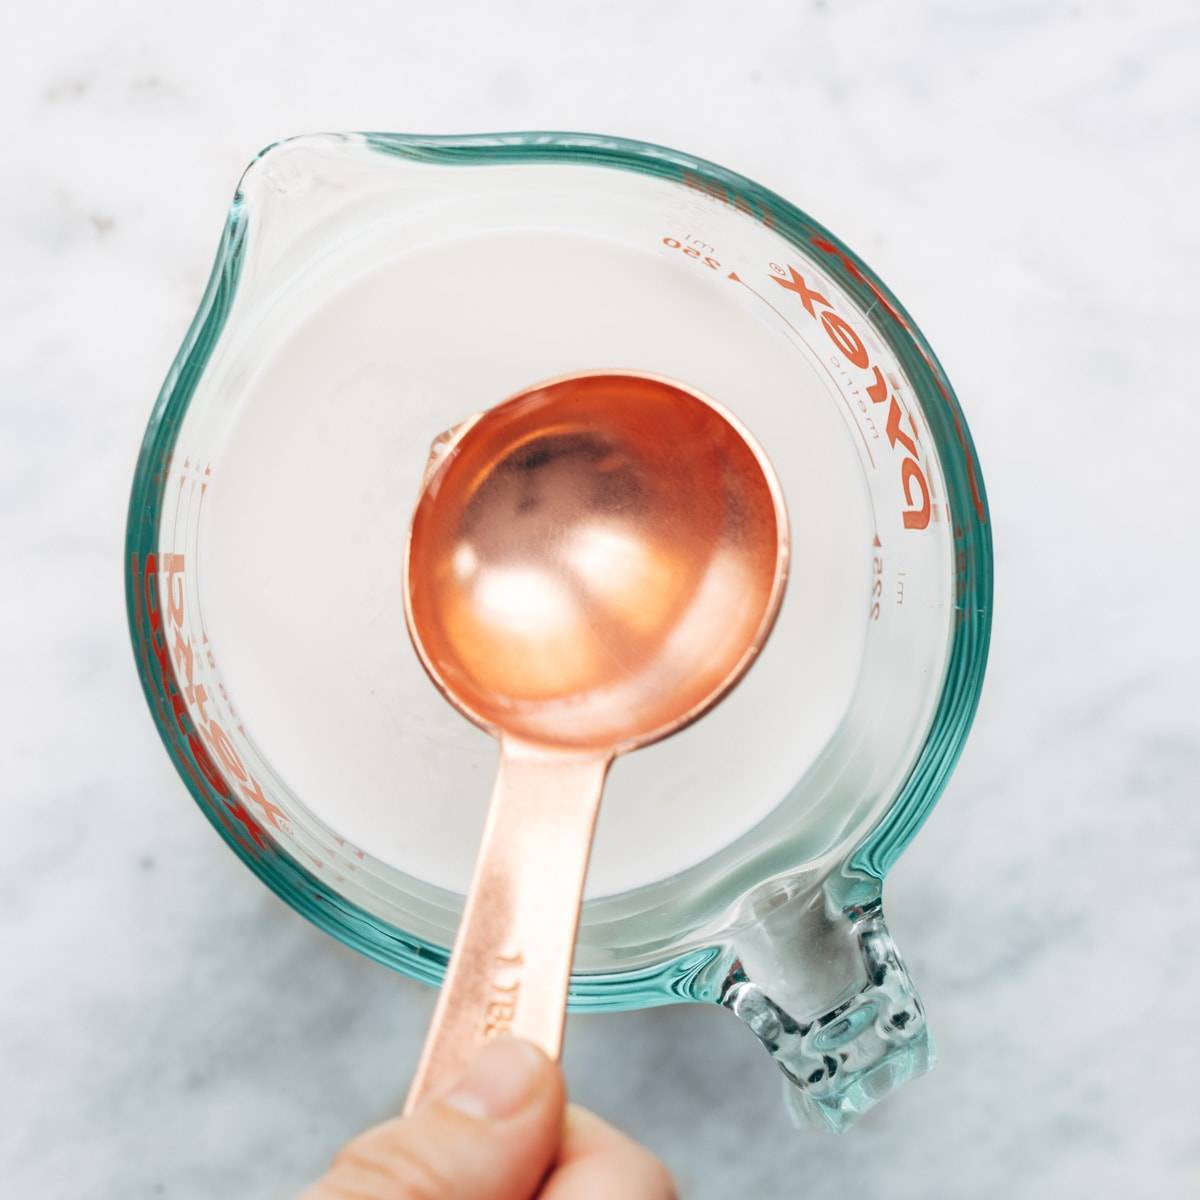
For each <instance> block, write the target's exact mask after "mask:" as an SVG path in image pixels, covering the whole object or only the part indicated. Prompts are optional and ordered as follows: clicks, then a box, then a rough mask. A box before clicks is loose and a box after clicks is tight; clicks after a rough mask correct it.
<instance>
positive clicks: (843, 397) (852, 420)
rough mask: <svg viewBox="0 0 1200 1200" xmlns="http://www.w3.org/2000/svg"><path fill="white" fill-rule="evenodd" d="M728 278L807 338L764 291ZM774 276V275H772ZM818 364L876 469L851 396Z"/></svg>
mask: <svg viewBox="0 0 1200 1200" xmlns="http://www.w3.org/2000/svg"><path fill="white" fill-rule="evenodd" d="M726 278H727V279H732V280H733V282H734V283H740V284H741V285H742V287H744V288H745V289H746V291H748V292H749V293H750V294H751V295H752V296H757V297H758V299H759V300H761V301H762V302H763V303H764V304H765V305H766V306H767V307H768V308H769V309H770V310H771V311H772V312H773V313H774V314H775V315H776V316H777V317H778V318H779V319H780V320H781V321H782V322H783V323H784V324H785V325H786V326H787V327H788V328H789V329H790V330H791V331H792V332H793V333H794V334H795V335H796V336H797V337H798V338H799V339H800V340H801V341H804V340H805V338H804V334H802V333H801V332H800V330H799V329H797V328H796V326H795V325H793V324H792V323H791V321H789V320H788V319H787V317H785V316H784V315H783V313H781V312H780V311H779V309H777V308H776V307H775V305H773V304H772V303H771V302H770V300H768V299H767V298H766V296H764V295H763V294H762V292H759V291H756V290H755V289H754V288H752V287H751V286H750V285H749V284H748V283H747V282H746V281H745V280H744V279H743V278H742V277H741V276H740V275H738V274H737V272H736V271H730V272H729V274H728V275H727V276H726ZM772 278H774V277H773V276H772ZM817 364H818V366H820V368H821V370H822V371H824V372H825V374H826V375H828V376H829V381H830V382H831V383H832V384H833V390H834V391H835V392H837V394H838V396H839V397H841V401H842V403H843V404H844V405H845V406H846V409H847V411H848V412H849V413H850V423H851V424H852V425H853V426H854V428H855V430H856V431H857V432H858V436H859V439H860V440H861V442H862V444H863V449H864V450H865V451H866V453H867V461H868V462H870V464H871V469H872V470H874V469H875V455H873V454H872V453H871V445H870V443H869V442H868V441H867V435H866V434H865V433H864V432H863V428H862V425H861V424H860V423H859V420H858V414H857V413H856V412H855V411H854V405H853V404H851V403H850V399H849V397H847V396H846V395H845V394H844V393H843V392H842V389H841V388H840V387H838V384H837V380H836V379H834V377H833V372H832V371H830V369H829V368H828V367H827V366H826V365H825V363H823V362H821V360H820V359H817Z"/></svg>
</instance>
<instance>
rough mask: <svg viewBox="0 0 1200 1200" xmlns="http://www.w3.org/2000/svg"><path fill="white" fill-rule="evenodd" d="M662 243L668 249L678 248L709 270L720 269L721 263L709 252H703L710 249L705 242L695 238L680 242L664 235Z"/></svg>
mask: <svg viewBox="0 0 1200 1200" xmlns="http://www.w3.org/2000/svg"><path fill="white" fill-rule="evenodd" d="M662 244H663V245H664V246H666V247H667V249H669V250H679V251H681V252H682V253H683V254H685V255H687V257H688V258H694V259H696V260H697V261H699V262H702V263H703V264H704V265H705V266H706V267H708V269H709V270H710V271H719V270H720V269H721V264H720V263H719V262H717V260H716V259H715V258H713V257H712V255H711V254H705V253H704V251H706V250H711V249H712V247H711V246H710V245H708V243H707V242H700V241H697V239H695V238H689V239H687V240H685V241H682V242H681V241H680V240H679V239H678V238H674V237H665V238H663V239H662Z"/></svg>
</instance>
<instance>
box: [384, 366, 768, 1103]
mask: <svg viewBox="0 0 1200 1200" xmlns="http://www.w3.org/2000/svg"><path fill="white" fill-rule="evenodd" d="M787 566H788V530H787V513H786V510H785V508H784V503H783V494H782V491H781V489H780V486H779V481H778V479H777V478H776V476H775V472H774V471H773V470H772V468H771V465H770V463H769V462H768V461H767V458H766V456H765V455H764V454H763V452H762V450H761V448H760V447H759V446H758V444H757V443H756V442H755V441H754V440H753V438H751V436H750V435H749V433H747V431H746V430H745V429H743V428H742V427H741V426H740V425H739V424H738V422H737V421H736V420H735V419H734V418H733V417H732V416H730V415H729V414H728V413H727V412H725V411H724V410H723V409H721V408H720V407H719V406H718V405H716V404H715V403H713V401H711V400H709V399H708V398H707V397H705V396H703V395H701V394H700V393H698V392H695V391H693V390H691V389H690V388H687V387H684V386H683V385H681V384H678V383H673V382H671V381H669V380H666V379H661V378H658V377H655V376H651V375H645V374H641V373H637V372H630V371H619V372H618V371H611V372H596V373H588V374H580V375H571V376H566V377H564V378H561V379H555V380H552V381H550V382H549V383H545V384H541V385H539V386H538V387H535V388H531V389H530V390H528V391H525V392H521V393H520V394H519V395H517V396H514V397H513V398H512V399H510V400H507V401H505V402H504V403H503V404H500V405H498V406H497V407H496V408H493V409H490V410H488V411H487V412H485V413H482V414H480V415H479V416H477V417H474V418H472V419H471V420H469V421H467V422H464V423H463V424H462V425H460V426H458V427H457V428H456V429H453V430H451V431H450V432H449V433H448V434H445V435H443V437H441V438H439V439H438V441H437V442H435V444H434V447H433V452H432V454H431V456H430V461H429V465H428V467H427V469H426V474H425V480H424V485H423V490H422V493H421V496H420V499H419V500H418V502H417V507H416V511H415V513H414V515H413V521H412V528H411V530H410V532H409V541H408V553H407V560H406V563H405V594H404V602H405V614H406V616H407V619H408V628H409V633H410V634H411V635H412V640H413V644H414V645H415V646H416V649H417V653H418V654H419V655H420V658H421V662H422V663H423V664H424V666H425V669H426V671H428V672H429V675H430V678H431V679H432V680H433V682H434V683H435V684H436V685H437V687H438V688H439V690H440V691H441V692H442V694H443V695H444V696H445V697H446V699H447V700H449V701H450V703H451V704H453V705H454V706H455V707H456V708H457V709H458V710H459V711H460V712H461V713H463V715H464V716H466V717H468V718H470V720H472V721H474V722H475V724H477V725H479V726H481V727H482V728H483V729H486V730H487V731H488V732H489V733H491V734H492V735H493V736H494V737H496V738H498V739H499V741H500V770H499V775H498V777H497V779H496V786H495V790H494V792H493V794H492V803H491V809H490V811H489V813H488V818H487V824H486V826H485V829H484V833H483V843H482V846H481V848H480V852H479V859H478V862H477V863H476V867H475V877H474V880H473V882H472V884H471V891H470V895H469V896H468V898H467V904H466V908H465V910H464V912H463V917H462V923H461V925H460V926H459V930H458V936H457V938H456V940H455V943H454V950H453V953H452V955H451V958H450V965H449V969H448V971H447V974H446V980H445V983H444V985H443V988H442V993H441V996H440V997H439V999H438V1005H437V1009H436V1011H435V1012H434V1016H433V1023H432V1025H431V1026H430V1029H429V1034H428V1036H427V1038H426V1042H425V1049H424V1052H423V1054H422V1057H421V1062H420V1065H419V1066H418V1068H417V1074H416V1077H415V1079H414V1081H413V1084H412V1088H411V1091H410V1092H409V1096H408V1103H407V1106H406V1108H407V1109H408V1110H411V1109H412V1108H413V1107H414V1106H415V1105H416V1104H417V1102H418V1101H419V1100H421V1099H423V1098H424V1097H426V1096H428V1095H435V1094H437V1093H439V1092H441V1091H443V1090H444V1089H445V1088H447V1087H448V1086H450V1085H451V1084H452V1083H453V1082H454V1080H455V1079H457V1077H458V1076H459V1075H460V1074H461V1072H462V1070H463V1068H464V1067H465V1066H466V1063H467V1061H468V1060H469V1059H470V1058H471V1056H472V1055H473V1054H474V1052H475V1050H476V1049H477V1048H478V1047H479V1045H480V1044H481V1043H482V1042H483V1041H485V1040H486V1039H487V1038H489V1037H493V1036H496V1035H497V1034H501V1033H512V1034H514V1035H516V1036H519V1037H523V1038H526V1039H528V1040H529V1041H531V1042H534V1043H535V1044H536V1045H538V1046H540V1047H541V1048H542V1049H543V1050H545V1051H546V1053H547V1054H549V1055H550V1056H551V1057H557V1056H558V1053H559V1051H560V1049H561V1046H562V1032H563V1022H564V1018H565V1012H564V1009H565V1004H566V994H567V983H568V980H569V978H570V972H571V959H572V956H573V953H574V945H575V932H576V927H577V925H578V922H579V907H580V901H581V897H582V893H583V883H584V878H585V876H586V874H587V862H588V855H589V853H590V850H591V842H592V831H593V828H594V826H595V821H596V812H597V809H598V808H599V803H600V793H601V791H602V789H603V786H604V777H605V774H606V773H607V771H608V767H609V764H610V763H611V762H612V760H613V758H614V757H615V756H616V755H618V754H623V753H625V752H627V751H629V750H634V749H637V748H638V747H639V746H644V745H646V744H648V743H650V742H654V741H657V740H658V739H659V738H663V737H666V736H668V735H669V734H672V733H674V732H675V731H676V730H678V729H681V728H683V726H685V725H687V724H689V723H690V722H691V721H694V720H695V719H696V718H697V717H699V716H700V715H701V714H702V713H704V712H705V711H706V710H707V709H709V708H710V707H712V705H714V704H716V703H717V701H718V700H720V698H721V697H722V696H723V695H724V694H725V693H726V692H727V691H728V690H729V689H730V688H731V687H733V685H734V684H735V683H736V682H737V681H738V680H739V679H740V678H741V676H742V675H743V674H744V673H745V672H746V670H747V669H748V668H749V666H750V664H751V663H752V662H753V661H754V659H755V657H756V656H757V655H758V652H759V650H761V649H762V645H763V643H764V641H765V640H766V638H767V635H768V634H769V633H770V631H771V627H772V625H773V624H774V621H775V617H776V614H777V613H778V611H779V604H780V601H781V599H782V597H783V589H784V584H785V582H786V579H787ZM446 819H447V820H454V819H455V818H454V814H452V813H448V814H447V818H446Z"/></svg>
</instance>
